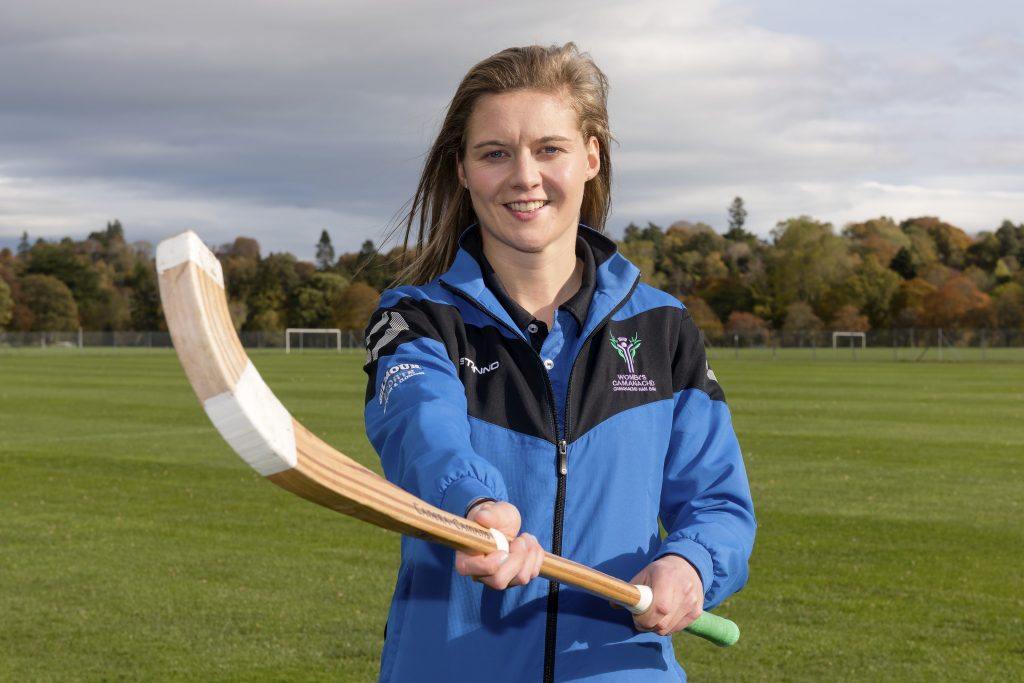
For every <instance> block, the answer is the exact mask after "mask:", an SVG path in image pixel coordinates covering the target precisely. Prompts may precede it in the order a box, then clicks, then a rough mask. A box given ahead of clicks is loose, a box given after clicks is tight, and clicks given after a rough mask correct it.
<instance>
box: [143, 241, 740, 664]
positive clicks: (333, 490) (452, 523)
mask: <svg viewBox="0 0 1024 683" xmlns="http://www.w3.org/2000/svg"><path fill="white" fill-rule="evenodd" d="M157 271H158V273H159V280H160V298H161V301H162V303H163V309H164V315H165V316H166V318H167V328H168V330H170V333H171V339H172V340H173V342H174V348H175V349H176V351H177V353H178V358H179V359H180V360H181V364H182V366H183V367H184V369H185V374H186V375H187V376H188V380H189V383H190V384H191V385H192V388H193V389H194V390H195V392H196V395H197V396H198V397H199V401H200V402H201V403H202V404H203V407H204V408H205V409H206V412H207V415H208V416H209V417H210V420H211V421H212V422H213V423H214V425H215V426H216V427H217V429H218V431H219V432H220V433H221V435H222V436H223V437H224V439H225V440H226V441H227V442H228V444H229V445H231V447H232V448H233V449H234V450H235V451H236V452H237V453H238V454H239V455H240V456H241V457H242V459H243V460H245V461H246V462H247V463H249V464H250V465H251V466H252V467H253V468H254V469H256V470H257V471H258V472H259V473H260V474H262V475H263V476H265V477H266V478H267V479H269V480H270V481H272V482H273V483H275V484H277V485H278V486H280V487H281V488H283V489H286V490H288V491H291V492H292V493H294V494H296V495H298V496H301V497H303V498H305V499H307V500H310V501H312V502H314V503H318V504H320V505H323V506H324V507H327V508H330V509H332V510H336V511H338V512H341V513H344V514H346V515H349V516H351V517H355V518H357V519H361V520H363V521H366V522H369V523H371V524H375V525H377V526H379V527H382V528H384V529H390V530H392V531H397V532H399V533H402V534H406V535H408V536H413V537H416V538H421V539H425V540H428V541H432V542H434V543H441V544H443V545H446V546H449V547H451V548H455V549H457V550H462V551H465V552H469V553H490V552H494V551H495V550H497V549H499V548H504V549H507V548H508V539H506V538H504V537H503V536H501V534H499V533H498V532H495V531H493V530H490V529H487V528H485V527H482V526H480V525H478V524H476V523H474V522H471V521H469V520H468V519H465V518H463V517H457V516H455V515H452V514H449V513H448V512H446V511H444V510H441V509H440V508H437V507H434V506H432V505H430V504H429V503H426V502H425V501H423V500H421V499H419V498H417V497H416V496H414V495H412V494H411V493H409V492H407V491H405V490H404V489H402V488H400V487H398V486H396V485H394V484H392V483H391V482H389V481H387V480H386V479H384V478H383V477H381V476H379V475H377V474H376V473H374V472H373V471H371V470H369V469H367V468H366V467H363V466H362V465H360V464H359V463H357V462H355V461H354V460H352V459H351V458H349V457H347V456H345V455H343V454H342V453H340V452H339V451H338V450H336V449H335V448H334V447H332V446H331V445H329V444H327V443H326V442H324V441H322V440H321V439H320V438H318V437H317V436H316V435H315V434H313V433H312V432H310V431H309V430H307V429H306V428H305V427H303V426H302V424H300V423H299V422H298V421H297V420H295V419H294V418H293V417H292V416H291V414H289V413H288V411H287V410H286V409H285V408H284V406H283V405H282V404H281V403H280V401H278V400H277V398H276V397H275V396H274V395H273V393H272V392H271V391H270V389H269V387H267V385H266V383H264V382H263V380H262V378H260V376H259V373H258V372H257V371H256V368H255V366H253V364H252V361H250V360H249V358H248V356H247V355H246V353H245V350H244V349H243V348H242V344H241V341H240V340H239V339H238V335H237V334H236V333H235V329H234V326H233V325H232V323H231V316H230V314H229V312H228V306H227V297H226V295H225V290H224V279H223V271H222V270H221V266H220V263H219V262H218V260H217V258H216V256H214V255H213V253H212V252H210V250H209V249H207V248H206V246H205V245H203V243H202V241H201V240H200V239H199V237H198V236H197V235H196V234H195V233H194V232H191V231H189V232H185V233H182V234H180V235H177V236H175V237H172V238H170V239H168V240H165V241H164V242H161V244H160V246H159V247H158V249H157ZM540 573H541V575H542V576H544V577H546V578H548V579H551V580H553V581H558V582H559V583H564V584H568V585H571V586H576V587H577V588H581V589H583V590H586V591H588V592H591V593H594V594H596V595H599V596H601V597H603V598H606V599H608V600H610V601H612V602H616V603H618V604H621V605H623V606H624V607H626V608H627V609H629V610H630V611H632V612H634V613H637V614H639V613H643V612H644V611H646V609H647V608H648V607H649V605H650V601H651V592H650V589H649V588H648V587H646V586H635V585H633V584H630V583H627V582H625V581H621V580H619V579H616V578H614V577H611V576H608V575H607V574H604V573H602V572H599V571H597V570H595V569H591V568H589V567H586V566H584V565H581V564H578V563H576V562H573V561H572V560H569V559H566V558H564V557H561V556H558V555H553V554H551V553H547V554H546V555H545V557H544V562H543V565H542V567H541V571H540ZM687 631H689V632H690V633H693V634H694V635H698V636H700V637H702V638H706V639H708V640H710V641H711V642H714V643H715V644H717V645H720V646H723V647H726V646H729V645H732V644H733V643H735V642H736V641H737V640H738V638H739V629H738V627H737V626H736V625H735V624H734V623H733V622H731V621H729V620H728V619H724V618H722V617H719V616H717V615H714V614H711V613H709V612H705V613H703V614H702V615H701V616H700V617H699V618H698V619H697V620H696V621H695V622H694V623H693V624H691V625H690V626H689V627H688V628H687Z"/></svg>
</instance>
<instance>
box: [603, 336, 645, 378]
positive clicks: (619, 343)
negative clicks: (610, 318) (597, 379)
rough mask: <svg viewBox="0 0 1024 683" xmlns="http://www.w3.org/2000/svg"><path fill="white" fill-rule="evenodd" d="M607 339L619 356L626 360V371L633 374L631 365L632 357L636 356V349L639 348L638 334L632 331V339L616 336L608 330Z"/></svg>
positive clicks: (633, 369)
mask: <svg viewBox="0 0 1024 683" xmlns="http://www.w3.org/2000/svg"><path fill="white" fill-rule="evenodd" d="M608 341H609V342H611V344H612V348H613V349H615V351H616V352H618V354H619V358H621V359H622V360H624V361H626V371H627V372H629V374H631V375H632V374H635V373H636V369H635V368H634V367H633V359H634V358H636V350H637V349H639V348H640V336H639V335H638V334H637V333H636V332H634V333H633V338H632V339H626V338H625V337H616V336H615V335H614V334H612V333H611V331H610V330H609V331H608Z"/></svg>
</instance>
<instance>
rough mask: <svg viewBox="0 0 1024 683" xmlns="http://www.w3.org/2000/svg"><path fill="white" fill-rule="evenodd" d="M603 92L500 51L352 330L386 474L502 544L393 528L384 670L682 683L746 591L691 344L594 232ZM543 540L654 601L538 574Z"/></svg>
mask: <svg viewBox="0 0 1024 683" xmlns="http://www.w3.org/2000/svg"><path fill="white" fill-rule="evenodd" d="M606 97H607V81H606V79H605V77H604V74H602V73H601V71H600V70H599V69H598V68H597V67H596V66H595V65H594V63H593V62H592V61H591V60H590V58H589V57H587V56H586V55H583V54H580V53H579V52H578V51H577V49H576V47H575V46H574V45H572V44H571V43H570V44H568V45H565V46H562V47H551V48H543V47H538V46H532V47H527V48H513V49H508V50H504V51H502V52H500V53H498V54H496V55H494V56H492V57H490V58H488V59H486V60H484V61H483V62H481V63H480V64H477V65H476V66H475V67H473V68H472V69H471V70H470V71H469V73H468V74H467V76H466V77H465V79H464V80H463V81H462V83H461V84H460V86H459V88H458V90H457V91H456V93H455V96H454V98H453V99H452V102H451V104H450V106H449V108H448V112H447V116H446V118H445V121H444V123H443V125H442V128H441V131H440V133H439V135H438V137H437V140H436V141H435V143H434V146H433V148H432V149H431V151H430V154H429V155H428V158H427V161H426V164H425V167H424V170H423V174H422V177H421V179H420V183H419V187H418V188H417V191H416V194H415V197H414V199H413V203H412V207H411V209H410V212H409V214H408V217H407V222H406V244H407V246H408V243H409V239H410V232H411V230H412V227H413V225H414V223H416V222H417V220H418V222H419V235H418V238H417V240H416V244H415V250H416V251H415V253H416V258H415V260H414V262H413V263H412V265H411V267H410V268H409V269H408V271H407V276H408V279H409V280H410V281H411V282H412V283H413V285H412V286H409V287H401V288H398V289H395V290H390V291H388V292H386V293H385V294H384V295H383V296H382V298H381V304H380V308H379V309H378V311H377V312H376V313H375V314H374V316H373V317H372V319H371V321H370V324H369V326H368V328H367V334H366V343H367V365H366V372H367V374H368V376H369V384H368V389H367V404H366V427H367V433H368V435H369V437H370V440H371V442H372V443H373V445H374V447H375V448H376V450H377V452H378V453H379V454H380V457H381V462H382V465H383V468H384V473H385V475H386V476H387V477H388V479H390V480H391V481H393V482H395V483H397V484H398V485H400V486H402V487H403V488H405V489H407V490H409V491H411V492H412V493H414V494H416V495H417V496H419V497H421V498H423V499H424V500H426V501H428V502H430V503H432V504H434V505H436V506H438V507H441V508H443V509H445V510H447V511H449V512H451V513H454V514H459V515H465V516H466V517H468V518H469V519H472V520H474V521H476V522H478V523H480V524H482V525H484V526H487V527H492V528H496V529H499V530H500V531H502V532H504V533H505V534H506V535H508V536H509V537H510V538H514V539H515V540H514V541H513V542H512V544H511V546H510V549H509V552H508V553H502V552H495V553H491V554H489V555H483V556H476V557H472V556H468V555H465V554H463V553H454V552H452V551H451V550H449V549H447V548H444V547H441V546H437V545H432V544H429V543H426V542H424V541H420V540H416V539H412V538H403V540H402V561H401V566H400V569H399V574H398V581H397V585H396V588H395V595H394V598H393V600H392V604H391V610H390V612H389V615H388V625H387V631H386V637H385V643H384V650H383V653H382V657H381V680H394V681H406V680H417V681H458V680H489V681H517V682H518V681H533V680H546V681H552V680H613V681H629V680H638V681H639V680H643V681H652V680H680V679H682V678H684V674H683V671H682V669H681V668H680V666H679V665H678V664H677V662H676V658H675V655H674V653H673V650H672V641H671V637H670V634H671V633H674V632H676V631H678V630H680V629H682V628H685V627H686V626H687V625H688V624H689V623H690V622H691V621H693V619H695V618H696V617H697V616H699V615H700V613H701V610H702V609H706V608H710V607H713V606H715V605H716V604H718V603H720V602H721V601H722V600H723V599H725V598H726V597H728V596H729V595H730V594H732V593H733V592H735V591H736V590H739V589H740V588H741V587H742V585H743V584H744V582H745V581H746V575H747V559H748V557H749V554H750V550H751V547H752V544H753V536H754V527H755V523H754V517H753V509H752V505H751V502H750V491H749V487H748V485H747V480H746V474H745V472H744V468H743V462H742V458H741V455H740V451H739V446H738V444H737V442H736V437H735V435H734V433H733V430H732V426H731V423H730V418H729V412H728V409H727V407H726V405H725V403H724V396H723V394H722V391H721V389H720V388H719V386H718V384H717V382H716V381H715V377H714V374H713V373H712V372H711V371H710V369H709V368H708V366H707V363H706V361H705V357H704V350H703V345H702V343H701V338H700V334H699V332H698V331H697V329H696V327H695V326H694V324H693V322H692V320H691V319H690V317H689V314H688V313H687V312H686V310H685V308H683V307H682V306H681V305H680V304H679V302H678V301H677V300H676V299H674V298H673V297H670V296H668V295H666V294H664V293H662V292H659V291H657V290H654V289H651V288H650V287H647V286H646V285H644V284H641V283H639V271H638V270H637V269H636V268H635V267H634V266H633V265H632V264H630V263H629V262H627V261H626V260H625V259H624V258H622V257H621V256H620V255H618V254H617V253H616V250H615V244H614V242H612V241H611V240H609V239H608V238H606V237H604V236H603V235H602V234H601V232H600V231H601V229H602V227H603V225H604V221H605V218H606V216H607V214H608V210H609V206H610V189H611V158H610V156H609V143H610V141H611V135H610V132H609V127H608V116H607V109H606ZM587 226H590V227H587ZM659 520H660V521H661V524H662V525H663V526H664V528H665V530H666V531H667V536H666V537H665V538H664V539H663V538H662V537H661V534H660V533H659ZM545 550H550V551H551V552H554V553H559V554H562V555H564V556H566V557H569V558H571V559H573V560H576V561H578V562H582V563H584V564H587V565H590V566H593V567H595V568H597V569H599V570H601V571H604V572H606V573H609V574H612V575H614V576H619V577H633V578H632V581H633V582H634V583H642V584H646V585H648V586H650V587H651V589H652V591H653V594H654V604H653V606H652V608H651V609H650V610H649V611H648V612H647V613H646V614H644V615H640V616H637V617H631V615H630V614H629V613H627V612H626V611H625V610H615V609H612V608H611V606H609V605H608V604H607V603H606V602H603V601H601V600H600V599H599V598H596V597H594V596H592V595H589V594H587V593H584V592H582V591H579V590H576V589H574V588H571V587H566V586H559V585H558V584H555V583H549V582H548V581H545V580H534V579H536V578H537V576H538V571H539V568H540V563H541V560H542V557H543V552H544V551H545Z"/></svg>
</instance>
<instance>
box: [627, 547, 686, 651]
mask: <svg viewBox="0 0 1024 683" xmlns="http://www.w3.org/2000/svg"><path fill="white" fill-rule="evenodd" d="M630 583H635V584H642V585H645V586H650V588H651V592H653V593H654V599H653V601H652V602H651V606H650V608H649V609H648V610H647V611H646V612H644V613H643V614H635V615H633V623H634V624H635V625H636V628H637V630H639V631H651V632H654V633H657V634H658V635H659V636H667V635H671V634H673V633H675V632H677V631H682V630H683V629H684V628H686V627H687V626H689V625H690V624H691V623H693V621H694V620H695V619H696V618H697V617H699V616H700V615H701V612H703V611H704V609H703V607H704V585H703V584H702V583H701V580H700V575H699V574H698V573H697V570H696V569H694V568H693V565H691V564H690V563H689V562H687V561H686V560H684V559H683V558H681V557H679V556H678V555H665V556H664V557H659V558H658V559H657V560H655V561H654V562H652V563H650V564H649V565H647V566H646V567H644V569H643V571H641V572H640V573H639V574H637V575H636V576H634V577H633V580H632V581H631V582H630Z"/></svg>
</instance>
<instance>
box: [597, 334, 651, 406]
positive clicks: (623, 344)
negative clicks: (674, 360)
mask: <svg viewBox="0 0 1024 683" xmlns="http://www.w3.org/2000/svg"><path fill="white" fill-rule="evenodd" d="M608 343H609V344H611V345H612V348H613V349H615V353H617V354H619V358H621V359H622V360H624V361H626V372H625V373H622V374H619V375H616V376H615V379H613V380H612V391H632V392H647V391H657V386H656V385H655V382H654V380H653V379H650V378H649V377H647V375H645V374H643V373H638V372H637V371H636V350H637V349H639V348H640V335H639V333H637V332H634V333H633V336H632V337H616V336H615V335H614V334H612V332H611V330H609V331H608Z"/></svg>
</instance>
